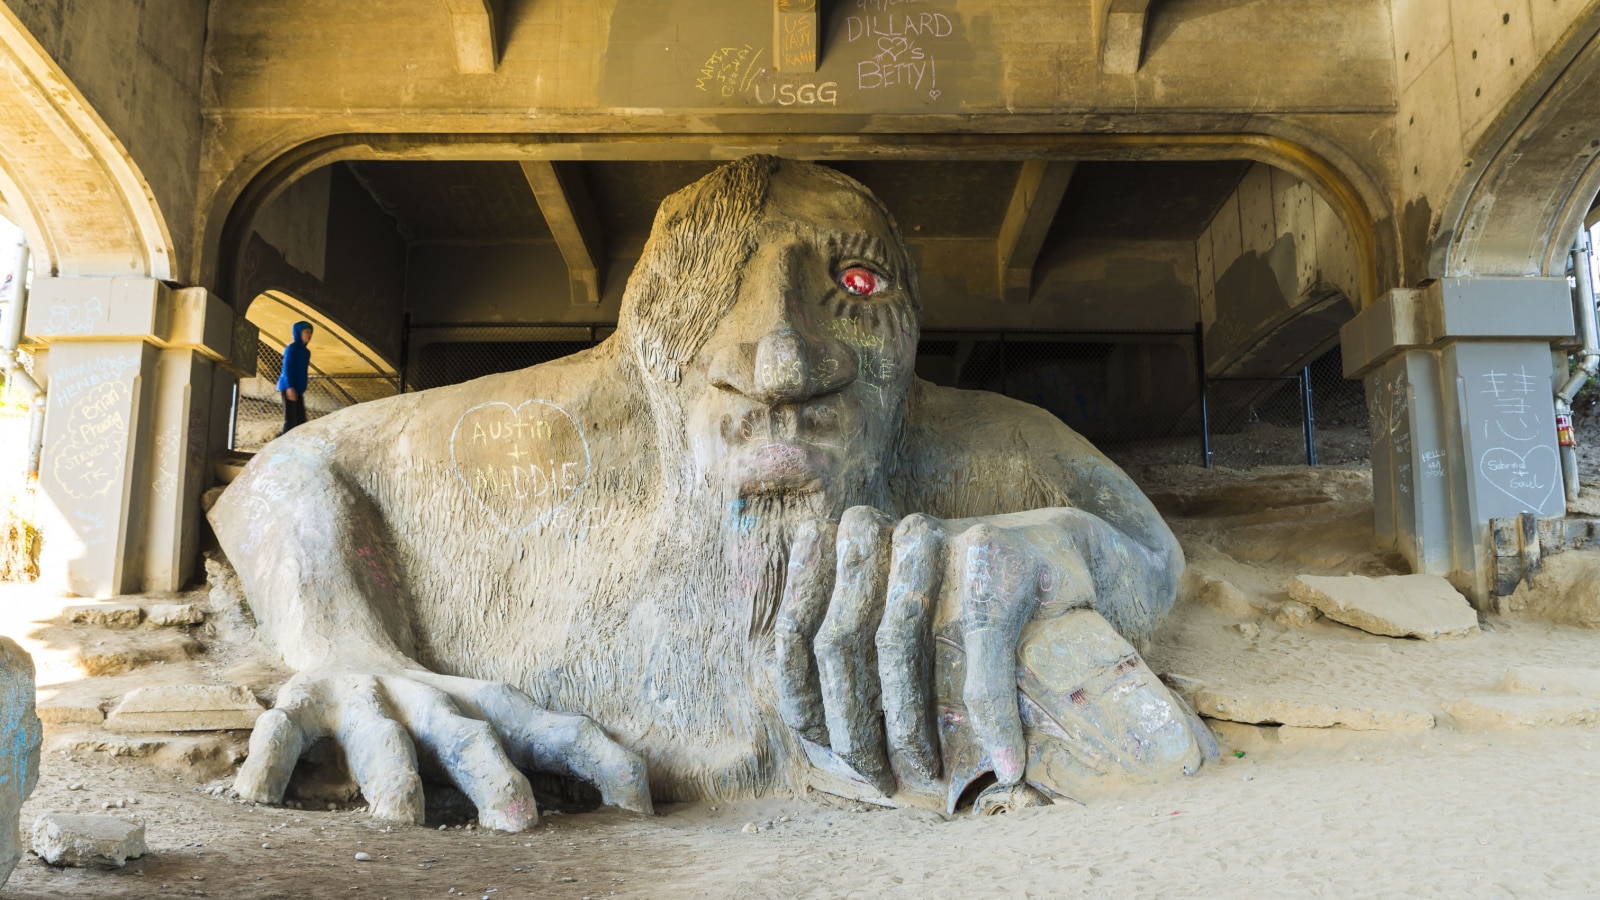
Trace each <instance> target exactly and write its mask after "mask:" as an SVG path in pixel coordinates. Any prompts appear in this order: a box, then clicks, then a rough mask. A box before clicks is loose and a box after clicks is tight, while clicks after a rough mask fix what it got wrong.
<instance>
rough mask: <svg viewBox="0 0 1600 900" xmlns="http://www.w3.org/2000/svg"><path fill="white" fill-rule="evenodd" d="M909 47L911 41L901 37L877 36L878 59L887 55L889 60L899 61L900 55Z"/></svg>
mask: <svg viewBox="0 0 1600 900" xmlns="http://www.w3.org/2000/svg"><path fill="white" fill-rule="evenodd" d="M910 49H911V42H910V41H908V40H906V39H905V38H903V37H881V38H878V59H880V60H881V59H883V58H884V57H885V56H887V57H889V59H890V60H891V61H899V59H900V56H901V55H902V54H903V53H905V52H906V51H907V50H910Z"/></svg>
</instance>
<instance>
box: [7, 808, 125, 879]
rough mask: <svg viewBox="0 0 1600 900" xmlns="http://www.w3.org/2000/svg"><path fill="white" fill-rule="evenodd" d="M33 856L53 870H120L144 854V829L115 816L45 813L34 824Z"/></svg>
mask: <svg viewBox="0 0 1600 900" xmlns="http://www.w3.org/2000/svg"><path fill="white" fill-rule="evenodd" d="M33 852H34V853H37V854H39V858H40V859H43V860H44V861H45V862H47V863H49V864H50V865H52V866H80V867H87V866H108V867H119V868H120V867H121V866H122V865H123V864H125V863H126V862H127V861H128V860H130V859H133V858H135V857H140V856H143V855H144V854H145V845H144V826H143V825H141V824H140V823H138V822H132V821H129V820H127V819H119V818H117V817H115V816H69V815H61V814H57V813H45V814H44V815H42V816H40V817H39V818H38V819H37V820H36V821H35V822H34V823H33Z"/></svg>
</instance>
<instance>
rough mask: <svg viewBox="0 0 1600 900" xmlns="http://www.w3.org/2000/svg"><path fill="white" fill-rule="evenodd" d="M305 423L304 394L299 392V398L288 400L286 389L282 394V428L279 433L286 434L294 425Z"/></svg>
mask: <svg viewBox="0 0 1600 900" xmlns="http://www.w3.org/2000/svg"><path fill="white" fill-rule="evenodd" d="M305 423H306V394H305V391H301V392H300V399H299V400H290V399H289V394H288V392H287V391H285V392H284V395H283V430H282V431H280V432H278V433H279V434H288V433H289V429H291V428H293V427H295V426H296V425H304V424H305Z"/></svg>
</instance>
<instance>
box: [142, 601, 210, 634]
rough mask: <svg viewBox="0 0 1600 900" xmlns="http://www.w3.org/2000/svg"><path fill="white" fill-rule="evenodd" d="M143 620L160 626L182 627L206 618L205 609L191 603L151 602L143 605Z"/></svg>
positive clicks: (197, 623) (198, 622) (196, 623)
mask: <svg viewBox="0 0 1600 900" xmlns="http://www.w3.org/2000/svg"><path fill="white" fill-rule="evenodd" d="M144 618H145V621H146V622H148V623H150V624H151V625H155V626H157V627H160V628H182V627H184V626H186V625H199V624H200V623H201V622H204V621H205V620H206V614H205V611H204V610H202V609H201V608H200V607H199V606H197V605H196V604H193V603H152V604H150V605H149V606H147V607H145V610H144Z"/></svg>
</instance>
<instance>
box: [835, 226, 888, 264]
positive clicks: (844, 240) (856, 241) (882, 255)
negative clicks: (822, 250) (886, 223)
mask: <svg viewBox="0 0 1600 900" xmlns="http://www.w3.org/2000/svg"><path fill="white" fill-rule="evenodd" d="M823 246H825V247H826V248H827V250H828V253H829V255H830V256H832V257H833V258H834V259H847V258H850V257H855V258H859V259H867V260H872V261H873V262H876V263H879V264H880V265H884V266H889V265H892V264H893V263H894V260H895V256H894V254H891V253H890V252H889V247H888V245H887V244H885V243H884V240H883V238H880V237H878V236H877V235H875V234H873V233H871V232H869V231H828V232H826V233H825V234H824V235H823Z"/></svg>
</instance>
